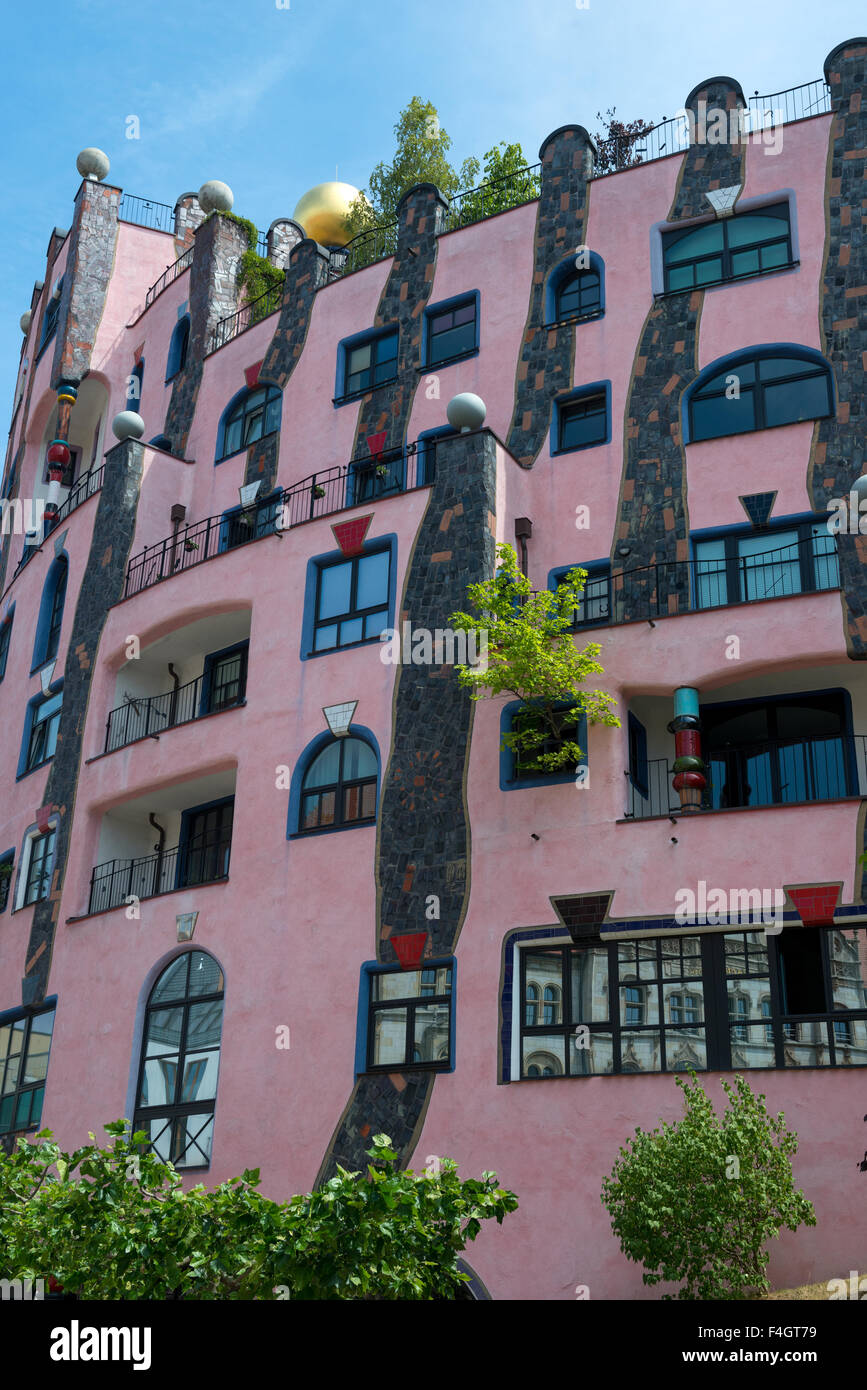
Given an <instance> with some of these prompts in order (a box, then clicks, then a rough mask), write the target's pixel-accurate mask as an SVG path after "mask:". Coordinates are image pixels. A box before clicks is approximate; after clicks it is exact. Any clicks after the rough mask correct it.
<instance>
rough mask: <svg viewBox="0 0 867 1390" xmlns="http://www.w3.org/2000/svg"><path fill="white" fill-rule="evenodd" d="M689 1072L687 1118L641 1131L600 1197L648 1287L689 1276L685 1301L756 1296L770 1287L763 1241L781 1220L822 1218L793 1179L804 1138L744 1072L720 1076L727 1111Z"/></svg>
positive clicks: (683, 1084) (792, 1223)
mask: <svg viewBox="0 0 867 1390" xmlns="http://www.w3.org/2000/svg"><path fill="white" fill-rule="evenodd" d="M690 1078H691V1084H690V1082H687V1081H684V1080H683V1079H682V1078H681V1077H676V1078H675V1079H676V1081H677V1085H678V1086H679V1087H680V1088H681V1090H682V1091H683V1097H684V1105H685V1111H686V1113H685V1115H684V1117H683V1119H681V1120H677V1121H675V1123H674V1124H668V1123H665V1122H663V1124H662V1126H661V1128H659V1129H655V1130H653V1131H652V1132H650V1133H647V1132H646V1131H644V1130H641V1129H636V1131H635V1136H634V1138H632V1139H630V1140H628V1143H627V1147H626V1148H621V1149H620V1157H619V1158H618V1159H617V1160H616V1162H615V1164H614V1168H613V1170H612V1173H611V1176H610V1177H608V1178H605V1179H604V1181H603V1184H602V1202H603V1205H604V1206H605V1207H606V1208H607V1209H608V1213H609V1215H610V1216H611V1228H612V1230H613V1231H614V1234H615V1235H616V1236H618V1237H619V1239H620V1247H621V1249H622V1250H623V1253H624V1254H625V1255H626V1256H627V1258H628V1259H630V1260H634V1261H635V1262H636V1263H638V1264H643V1265H644V1267H645V1268H644V1274H643V1275H642V1279H643V1281H644V1283H645V1284H658V1283H660V1282H661V1281H663V1280H665V1281H671V1282H678V1281H682V1288H681V1289H680V1291H679V1292H678V1294H677V1295H676V1297H677V1298H679V1299H721V1298H724V1299H742V1298H749V1297H750V1296H751V1295H753V1294H755V1293H762V1292H765V1291H767V1289H768V1279H767V1266H768V1260H769V1258H770V1257H769V1255H768V1252H767V1251H766V1250H765V1248H764V1247H765V1243H766V1242H767V1241H768V1240H770V1239H772V1238H773V1237H776V1236H778V1235H779V1233H780V1230H781V1229H782V1227H783V1226H785V1227H786V1228H787V1229H788V1230H790V1231H796V1230H797V1229H798V1227H799V1226H801V1225H806V1226H815V1224H816V1217H815V1214H814V1212H813V1207H812V1203H810V1202H809V1201H808V1200H807V1198H806V1197H805V1196H804V1194H803V1193H802V1192H801V1191H800V1190H796V1189H795V1186H794V1179H793V1176H792V1155H793V1154H795V1153H796V1152H797V1149H798V1136H797V1135H796V1134H794V1133H791V1132H789V1130H787V1128H786V1122H785V1116H784V1115H783V1114H778V1115H777V1116H776V1117H774V1116H772V1115H769V1114H768V1112H767V1109H766V1108H765V1097H764V1096H763V1095H758V1096H757V1095H754V1094H753V1092H752V1090H751V1089H750V1086H749V1083H748V1082H747V1080H746V1078H745V1077H743V1076H739V1075H735V1078H734V1085H729V1083H728V1082H727V1081H724V1080H722V1078H721V1079H720V1084H721V1085H722V1088H723V1090H724V1091H725V1094H726V1099H727V1102H728V1106H727V1109H726V1111H725V1113H724V1114H723V1115H721V1116H720V1115H717V1114H716V1112H715V1110H714V1108H713V1104H712V1103H711V1101H710V1099H709V1097H708V1096H707V1094H706V1092H705V1091H704V1089H703V1087H702V1086H701V1083H700V1082H699V1081H697V1080H696V1077H695V1073H694V1072H691V1073H690ZM673 1297H675V1295H673V1294H663V1298H666V1299H670V1298H673Z"/></svg>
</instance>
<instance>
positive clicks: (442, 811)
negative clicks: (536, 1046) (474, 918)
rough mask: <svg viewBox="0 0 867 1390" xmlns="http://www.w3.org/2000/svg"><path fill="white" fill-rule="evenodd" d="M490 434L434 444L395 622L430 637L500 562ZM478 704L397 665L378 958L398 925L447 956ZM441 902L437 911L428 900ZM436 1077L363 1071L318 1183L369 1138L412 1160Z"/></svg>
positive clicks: (448, 671)
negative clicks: (383, 1137)
mask: <svg viewBox="0 0 867 1390" xmlns="http://www.w3.org/2000/svg"><path fill="white" fill-rule="evenodd" d="M495 512H496V441H495V439H494V436H493V435H492V434H491V433H490V432H489V431H488V430H481V431H479V432H477V433H473V434H461V435H456V436H454V437H453V438H446V439H444V440H443V441H442V442H441V443H439V444H438V445H437V459H436V476H435V480H434V484H433V487H432V489H431V496H430V500H429V502H428V506H427V510H426V511H425V514H424V517H423V519H422V522H421V525H420V527H419V531H418V535H417V537H416V541H415V546H414V549H413V553H412V559H411V561H410V566H409V570H408V573H407V577H406V584H405V587H404V594H403V602H402V604H401V613H400V619H401V621H403V620H406V621H408V622H409V623H410V624H411V625H412V627H413V628H420V627H424V628H427V629H428V630H429V631H430V632H431V634H433V632H434V630H435V629H436V628H447V627H448V626H449V616H450V615H451V614H452V613H453V612H454V611H455V609H458V608H464V607H466V599H467V585H468V584H471V583H476V582H478V581H480V580H482V579H486V578H490V577H491V576H492V575H493V573H494V561H495ZM472 722H473V703H472V701H471V700H470V698H469V696H468V695H467V693H466V692H465V691H464V690H462V689H461V688H460V686H459V685H458V681H457V677H456V675H455V672H454V668H453V667H452V666H411V665H405V666H401V667H399V668H398V673H397V682H396V686H395V695H394V723H393V731H392V744H391V751H390V754H389V759H388V766H387V767H386V770H385V774H384V776H383V783H382V794H381V798H380V810H379V826H378V834H377V853H376V882H377V937H376V955H377V959H378V960H381V961H383V962H387V963H396V961H397V954H396V952H395V950H394V946H393V944H392V942H391V940H390V939H389V938H390V936H391V934H392V932H400V931H402V930H403V929H404V928H410V929H412V930H415V931H427V932H429V934H430V953H431V957H432V958H434V957H438V956H445V955H451V954H453V952H454V950H455V947H456V944H457V940H458V937H459V935H460V931H461V927H462V926H463V921H464V916H465V913H466V909H467V902H468V899H469V877H470V824H469V817H468V814H467V806H466V770H467V762H468V758H469V749H470V735H471V730H472ZM430 895H435V896H436V897H437V898H438V899H439V914H440V915H439V919H438V920H435V921H428V920H427V918H426V915H425V903H426V900H427V898H428V897H429V896H430ZM434 1080H435V1074H430V1073H420V1072H406V1073H402V1072H399V1071H395V1072H393V1073H390V1074H387V1075H386V1074H376V1075H373V1076H361V1077H359V1079H358V1081H357V1082H356V1085H355V1089H354V1090H353V1092H352V1095H351V1097H350V1099H349V1103H348V1105H347V1107H346V1109H345V1111H344V1113H343V1115H342V1117H341V1120H340V1123H339V1124H338V1126H337V1130H336V1131H335V1134H334V1136H333V1138H332V1140H331V1143H330V1145H329V1148H328V1153H327V1155H326V1157H325V1160H324V1162H323V1165H322V1168H321V1169H320V1173H319V1179H318V1181H325V1180H326V1179H327V1178H328V1177H330V1176H331V1175H332V1174H333V1173H334V1170H335V1164H337V1163H340V1164H342V1165H343V1167H346V1168H350V1169H353V1170H354V1169H358V1168H363V1167H364V1165H365V1163H366V1162H367V1160H366V1159H365V1157H364V1151H365V1149H366V1148H368V1147H369V1146H370V1136H371V1135H372V1134H376V1133H377V1132H379V1131H382V1132H384V1133H386V1134H388V1135H390V1136H391V1139H392V1142H393V1144H394V1147H395V1148H396V1149H397V1151H398V1152H399V1153H400V1156H401V1162H402V1163H404V1164H407V1163H408V1162H409V1160H410V1157H411V1155H412V1151H413V1148H414V1146H415V1143H416V1140H417V1137H418V1133H419V1131H420V1128H421V1124H422V1122H423V1120H424V1114H425V1111H426V1108H427V1104H428V1101H429V1099H430V1095H431V1092H432V1090H433V1084H434Z"/></svg>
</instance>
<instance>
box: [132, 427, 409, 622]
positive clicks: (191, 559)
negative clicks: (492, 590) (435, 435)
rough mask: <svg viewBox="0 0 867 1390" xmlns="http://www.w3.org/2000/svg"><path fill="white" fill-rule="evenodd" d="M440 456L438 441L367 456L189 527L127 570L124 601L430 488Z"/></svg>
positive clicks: (147, 551) (142, 553)
mask: <svg viewBox="0 0 867 1390" xmlns="http://www.w3.org/2000/svg"><path fill="white" fill-rule="evenodd" d="M435 458H436V446H435V441H431V440H427V441H425V442H424V444H423V445H422V446H421V447H419V444H418V442H415V443H413V444H408V445H406V447H405V448H403V449H393V450H390V451H388V452H385V453H383V454H379V455H377V456H376V457H375V458H374V457H372V456H371V454H370V453H369V452H368V453H366V454H365V455H363V456H359V457H358V458H354V459H350V461H349V463H347V464H342V465H338V466H335V467H334V468H326V469H324V470H323V471H322V472H320V473H311V474H310V476H309V477H307V478H303V479H302V480H301V482H299V483H295V484H293V486H292V487H290V488H286V489H285V490H284V491H283V492H276V493H274V494H272V496H271V497H268V498H265V499H264V500H263V501H259V502H256V503H254V504H253V505H252V506H250V507H246V508H244V509H241V508H236V509H235V510H233V511H230V512H223V513H222V514H221V515H219V516H210V517H206V518H205V520H204V521H197V522H195V523H193V524H192V525H186V526H185V527H184V529H183V530H182V531H178V532H176V533H175V534H173V535H171V536H168V537H166V539H165V540H162V541H157V543H156V545H151V546H146V547H145V549H144V550H142V551H139V553H138V554H137V555H134V556H133V558H132V559H131V560H130V562H129V567H128V569H127V575H126V585H125V588H124V598H131V597H132V595H133V594H138V593H140V592H141V591H142V590H143V589H149V588H150V587H151V586H152V585H153V584H159V583H160V582H161V581H162V580H163V579H170V578H171V577H172V575H174V574H179V573H181V572H182V571H184V570H188V569H192V568H193V567H194V566H196V565H200V564H202V563H203V562H204V561H205V560H213V559H214V558H215V557H216V556H218V555H223V554H225V553H226V552H227V551H230V550H235V549H237V548H238V547H239V546H243V545H248V544H249V543H250V542H252V541H258V540H262V539H264V537H265V536H271V535H274V533H275V532H276V531H287V530H289V529H290V528H291V527H293V526H300V525H302V524H303V523H304V522H306V521H318V520H319V519H320V518H322V517H326V516H332V515H334V513H336V512H340V511H347V510H348V509H349V508H351V507H357V506H360V505H362V504H364V503H366V502H372V501H375V500H378V499H379V498H385V497H396V496H399V495H400V494H402V493H404V492H411V491H413V490H414V489H415V488H417V487H425V486H426V485H427V484H429V483H430V482H432V481H433V475H434V468H435Z"/></svg>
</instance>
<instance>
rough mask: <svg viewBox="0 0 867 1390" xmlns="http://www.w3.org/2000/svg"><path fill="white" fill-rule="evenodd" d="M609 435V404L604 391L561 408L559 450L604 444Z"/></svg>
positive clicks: (583, 397)
mask: <svg viewBox="0 0 867 1390" xmlns="http://www.w3.org/2000/svg"><path fill="white" fill-rule="evenodd" d="M607 433H608V402H607V398H606V393H605V392H604V391H600V392H598V393H596V394H594V395H592V396H582V397H581V399H580V400H577V401H572V402H570V403H569V404H568V405H561V406H560V407H559V441H558V448H559V449H561V450H567V449H586V448H588V447H589V446H590V445H591V444H604V443H605V437H606V435H607Z"/></svg>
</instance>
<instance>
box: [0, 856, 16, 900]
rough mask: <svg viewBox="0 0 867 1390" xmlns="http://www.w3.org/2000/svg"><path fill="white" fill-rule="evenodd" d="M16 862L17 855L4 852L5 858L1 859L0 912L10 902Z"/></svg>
mask: <svg viewBox="0 0 867 1390" xmlns="http://www.w3.org/2000/svg"><path fill="white" fill-rule="evenodd" d="M14 862H15V856H14V855H13V854H4V856H3V858H2V859H0V912H5V911H6V908H7V906H8V903H9V890H10V889H11V887H12V873H13V867H14Z"/></svg>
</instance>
